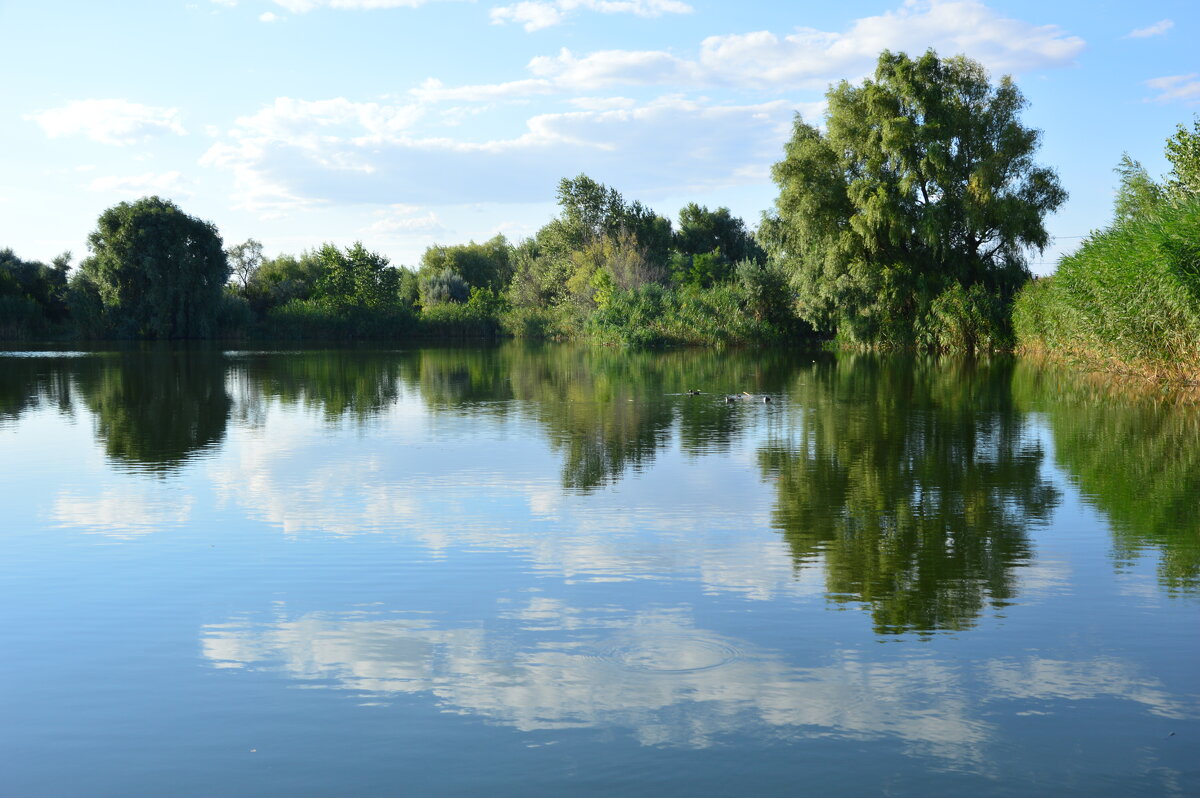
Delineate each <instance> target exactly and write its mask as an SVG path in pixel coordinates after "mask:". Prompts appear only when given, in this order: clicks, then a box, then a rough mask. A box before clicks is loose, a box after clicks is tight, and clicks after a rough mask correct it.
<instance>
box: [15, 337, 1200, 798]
mask: <svg viewBox="0 0 1200 798" xmlns="http://www.w3.org/2000/svg"><path fill="white" fill-rule="evenodd" d="M691 390H697V391H700V392H701V393H700V394H699V395H689V393H688V392H689V391H691ZM743 392H744V394H743ZM726 395H737V396H738V397H739V398H737V399H734V400H733V401H726ZM766 398H769V399H770V400H771V401H769V402H767V401H764V399H766ZM0 508H2V509H3V512H4V516H5V519H4V522H3V525H2V528H3V532H2V533H0V535H2V536H0V541H2V543H0V546H2V552H3V557H2V558H0V630H2V631H3V634H4V640H5V656H4V657H2V658H0V701H2V704H0V712H2V713H3V717H4V718H5V722H4V724H3V725H2V726H0V762H3V767H2V768H0V793H2V794H4V795H14V796H33V795H37V796H80V795H88V796H110V795H111V796H128V795H179V796H211V795H230V796H232V795H246V796H270V795H280V796H300V795H314V796H325V795H399V794H403V795H438V796H442V795H481V794H486V795H501V796H504V795H511V796H537V795H546V796H551V795H554V796H561V795H614V794H615V795H655V796H661V795H689V796H709V795H712V796H717V795H773V794H793V793H796V792H801V793H806V794H813V795H837V794H843V795H865V794H885V793H886V794H890V795H920V796H934V795H947V796H959V795H963V794H966V793H968V792H975V793H978V794H986V795H1013V796H1035V795H1036V796H1044V795H1081V796H1083V795H1087V796H1103V795H1112V796H1127V795H1147V796H1152V795H1153V796H1160V795H1195V794H1198V793H1200V687H1198V686H1197V685H1198V684H1200V682H1198V680H1197V676H1198V675H1200V672H1198V671H1200V669H1198V667H1197V662H1198V655H1200V623H1197V621H1200V412H1197V411H1196V410H1195V409H1194V408H1192V409H1189V408H1186V407H1176V406H1172V405H1169V404H1165V403H1154V402H1152V401H1148V400H1145V399H1121V398H1118V397H1114V396H1112V395H1109V394H1107V393H1105V392H1104V391H1101V390H1098V389H1097V388H1096V387H1095V385H1094V384H1093V383H1090V382H1088V381H1086V380H1080V379H1077V378H1074V377H1071V376H1070V375H1067V374H1063V373H1060V372H1051V371H1046V370H1043V369H1040V368H1038V367H1036V366H1033V365H1031V364H1028V363H1022V362H1015V361H1013V360H1010V359H993V360H987V361H978V362H964V361H959V360H947V359H929V358H911V357H897V358H881V357H863V356H849V355H838V356H834V355H832V354H802V353H779V352H775V353H762V352H757V353H737V352H734V353H713V352H668V353H645V354H632V353H625V352H619V351H609V350H594V349H582V348H573V347H565V346H564V347H545V348H527V347H522V346H518V345H506V346H502V347H498V348H492V349H425V350H397V351H377V350H340V351H339V350H331V351H279V352H268V351H217V350H195V349H192V350H172V349H169V348H139V349H131V350H126V351H111V352H59V353H37V352H24V353H20V352H9V353H0Z"/></svg>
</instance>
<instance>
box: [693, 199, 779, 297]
mask: <svg viewBox="0 0 1200 798" xmlns="http://www.w3.org/2000/svg"><path fill="white" fill-rule="evenodd" d="M672 245H673V247H674V249H675V257H674V258H673V259H672V269H671V271H672V273H673V274H672V276H673V278H674V280H675V282H677V283H680V284H691V285H699V286H702V287H708V286H710V285H713V284H714V283H719V282H724V281H726V280H728V279H730V278H731V277H732V276H733V265H734V264H735V263H737V262H738V261H742V260H754V261H761V260H763V258H764V257H765V253H764V252H763V250H762V248H761V247H760V246H759V245H758V242H757V241H755V240H754V237H753V236H752V235H751V234H750V232H749V231H748V230H747V229H746V224H745V222H743V221H742V220H741V219H739V218H738V217H736V216H734V215H733V213H732V212H731V211H730V210H729V209H728V208H717V209H716V210H715V211H710V210H709V209H708V208H707V207H706V206H703V205H697V204H696V203H694V202H689V203H688V204H687V205H685V206H684V207H683V208H682V209H681V210H680V211H679V229H678V230H677V231H676V232H675V235H674V238H673V240H672Z"/></svg>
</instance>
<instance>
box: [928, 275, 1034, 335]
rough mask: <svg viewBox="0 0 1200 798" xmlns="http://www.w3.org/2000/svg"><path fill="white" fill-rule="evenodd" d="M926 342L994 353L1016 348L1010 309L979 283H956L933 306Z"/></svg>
mask: <svg viewBox="0 0 1200 798" xmlns="http://www.w3.org/2000/svg"><path fill="white" fill-rule="evenodd" d="M920 335H921V338H922V339H923V340H922V343H924V344H925V345H926V346H928V347H930V348H933V349H940V350H944V351H952V352H994V351H996V350H999V349H1009V348H1011V347H1012V333H1011V325H1010V324H1009V320H1008V313H1007V308H1005V306H1004V302H1003V301H1002V300H1001V299H1000V297H998V296H996V295H995V294H992V293H991V292H989V291H988V290H987V289H986V288H984V287H983V285H982V284H980V283H976V284H975V285H973V286H971V287H970V288H963V287H962V284H961V283H955V284H954V285H952V286H951V287H950V288H947V289H946V290H945V291H943V292H942V293H941V294H939V295H938V296H937V297H936V298H935V299H934V300H933V302H932V303H930V306H929V315H928V316H927V317H926V319H925V321H924V325H923V329H922V330H921V331H920Z"/></svg>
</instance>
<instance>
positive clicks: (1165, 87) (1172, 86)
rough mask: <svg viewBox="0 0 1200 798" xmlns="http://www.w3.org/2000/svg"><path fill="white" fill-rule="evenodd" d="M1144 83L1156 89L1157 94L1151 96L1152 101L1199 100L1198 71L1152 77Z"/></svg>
mask: <svg viewBox="0 0 1200 798" xmlns="http://www.w3.org/2000/svg"><path fill="white" fill-rule="evenodd" d="M1146 85H1147V86H1149V87H1150V88H1152V89H1157V90H1158V95H1157V96H1156V97H1153V98H1152V100H1153V101H1154V102H1160V103H1165V102H1173V101H1175V100H1182V101H1184V102H1188V103H1191V102H1200V72H1191V73H1188V74H1187V75H1167V76H1165V77H1161V78H1153V79H1151V80H1148V81H1146Z"/></svg>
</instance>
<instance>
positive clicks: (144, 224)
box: [80, 197, 229, 338]
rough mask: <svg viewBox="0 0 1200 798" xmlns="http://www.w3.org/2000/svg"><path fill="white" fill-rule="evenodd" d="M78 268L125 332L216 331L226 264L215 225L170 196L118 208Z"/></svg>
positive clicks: (104, 219) (100, 225)
mask: <svg viewBox="0 0 1200 798" xmlns="http://www.w3.org/2000/svg"><path fill="white" fill-rule="evenodd" d="M88 247H89V249H90V250H91V251H92V255H91V257H89V258H87V259H86V260H84V262H83V263H82V264H81V266H80V268H81V269H82V274H83V275H84V278H85V279H86V280H87V281H88V282H89V283H91V285H93V286H94V287H95V289H96V291H97V293H98V294H99V299H100V302H101V303H102V306H103V308H104V311H105V313H106V314H107V316H108V317H109V319H111V320H112V322H113V324H115V326H116V328H117V331H118V332H119V333H121V334H126V335H134V336H139V337H149V338H197V337H206V336H209V335H212V334H214V333H215V331H216V315H217V312H218V308H219V306H220V302H221V292H222V289H223V287H224V285H225V282H226V280H228V279H229V262H228V260H227V259H226V256H225V252H224V250H222V249H221V236H220V235H219V234H218V233H217V228H216V227H215V226H214V225H213V224H212V223H211V222H206V221H203V220H201V219H197V218H195V217H194V216H188V215H187V214H186V213H184V212H183V211H182V210H180V209H179V207H178V206H177V205H175V203H173V202H171V201H170V200H165V199H161V198H159V197H143V198H142V199H140V200H137V201H136V202H132V203H131V202H122V203H120V204H118V205H114V206H113V207H111V208H109V209H108V210H106V211H104V213H102V214H100V218H99V219H98V220H97V222H96V229H95V230H94V231H93V232H92V234H91V235H90V236H88Z"/></svg>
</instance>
